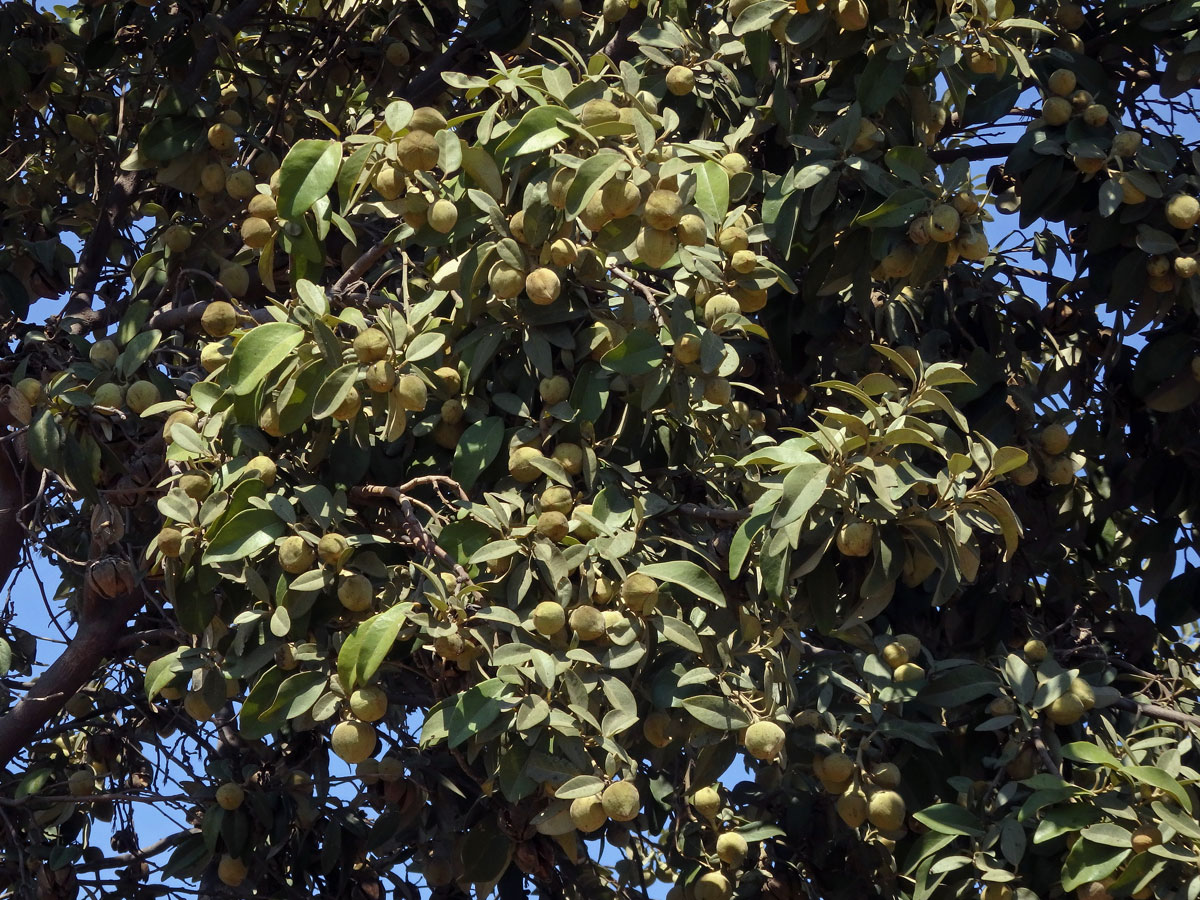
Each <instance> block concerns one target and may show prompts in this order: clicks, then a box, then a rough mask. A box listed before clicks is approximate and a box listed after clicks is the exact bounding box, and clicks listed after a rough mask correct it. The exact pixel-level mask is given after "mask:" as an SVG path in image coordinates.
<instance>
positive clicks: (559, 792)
mask: <svg viewBox="0 0 1200 900" xmlns="http://www.w3.org/2000/svg"><path fill="white" fill-rule="evenodd" d="M604 788H605V782H604V779H603V778H597V777H596V776H595V775H576V776H575V777H574V778H572V779H571V780H570V781H565V782H563V783H562V784H561V785H559V786H558V787H557V788H555V789H554V796H555V797H557V798H558V799H559V800H578V799H579V798H580V797H594V796H595V795H596V794H599V793H600V792H601V791H602V790H604Z"/></svg>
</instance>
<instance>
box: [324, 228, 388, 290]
mask: <svg viewBox="0 0 1200 900" xmlns="http://www.w3.org/2000/svg"><path fill="white" fill-rule="evenodd" d="M394 244H395V242H394V241H389V240H388V239H387V238H386V237H385V238H384V239H383V240H382V241H380V242H379V243H377V244H375V246H373V247H371V248H370V249H369V250H367V251H366V252H365V253H364V254H363V255H362V256H360V257H359V258H358V259H356V260H355V261H354V263H353V264H352V265H351V266H350V268H348V269H347V270H346V271H345V272H343V273H342V277H341V278H339V279H338V280H337V281H336V282H335V283H334V285H333V288H332V289H331V290H330V293H331V294H332V295H333V296H334V297H337V296H340V295H341V294H344V293H345V292H346V291H347V290H349V289H350V287H351V286H353V285H354V284H356V283H357V282H358V280H359V279H360V278H362V276H363V275H365V274H366V272H367V270H368V269H370V268H371V266H373V265H375V263H376V261H377V260H378V259H379V258H380V257H381V256H383V255H384V254H385V253H387V252H388V250H390V249H391V248H392V247H393V246H394Z"/></svg>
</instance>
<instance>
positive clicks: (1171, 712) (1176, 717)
mask: <svg viewBox="0 0 1200 900" xmlns="http://www.w3.org/2000/svg"><path fill="white" fill-rule="evenodd" d="M1113 706H1115V707H1117V709H1124V710H1127V711H1128V712H1134V713H1141V714H1142V715H1143V716H1149V717H1150V718H1151V719H1161V720H1162V721H1164V722H1174V723H1175V724H1176V725H1193V726H1195V727H1200V716H1191V715H1188V714H1187V713H1184V712H1180V711H1179V710H1177V709H1168V708H1167V707H1165V706H1155V705H1154V704H1153V703H1139V702H1138V701H1136V700H1134V699H1132V698H1130V697H1122V698H1121V699H1119V700H1118V701H1117V702H1116V703H1114V704H1113Z"/></svg>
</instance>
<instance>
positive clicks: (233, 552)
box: [203, 509, 287, 565]
mask: <svg viewBox="0 0 1200 900" xmlns="http://www.w3.org/2000/svg"><path fill="white" fill-rule="evenodd" d="M286 530H287V526H286V525H285V524H284V523H283V521H281V520H280V518H279V516H277V515H275V513H274V512H272V511H271V510H269V509H247V510H243V511H242V512H240V513H238V514H237V515H236V516H233V517H232V518H231V519H230V520H229V521H227V522H226V523H225V524H224V525H222V526H221V527H220V528H219V529H217V531H216V533H215V534H213V535H212V537H211V538H210V539H209V543H208V546H207V547H206V548H205V550H204V557H203V560H204V563H205V564H206V565H207V564H215V563H223V562H233V561H235V560H239V559H245V558H246V557H248V556H253V555H254V554H255V553H258V552H259V551H260V550H265V549H266V548H267V547H270V546H271V545H272V544H274V543H275V541H276V539H278V538H281V537H283V533H284V531H286Z"/></svg>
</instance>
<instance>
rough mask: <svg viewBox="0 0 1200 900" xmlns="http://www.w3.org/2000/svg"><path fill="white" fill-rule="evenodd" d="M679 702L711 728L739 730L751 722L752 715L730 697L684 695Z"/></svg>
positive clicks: (699, 720)
mask: <svg viewBox="0 0 1200 900" xmlns="http://www.w3.org/2000/svg"><path fill="white" fill-rule="evenodd" d="M679 702H680V705H681V706H683V708H684V709H686V710H687V711H688V712H689V713H691V714H692V716H694V717H695V718H696V720H697V721H698V722H701V723H703V724H705V725H707V726H709V727H710V728H717V729H720V730H721V731H737V730H738V729H741V728H745V727H746V726H747V725H749V724H750V717H749V716H748V715H747V714H746V712H745V711H744V710H743V709H742V708H741V707H740V706H738V705H737V704H736V703H734V702H733V701H732V700H730V699H729V698H728V697H718V696H716V695H715V694H701V695H699V696H697V697H684V698H683V699H682V700H680V701H679Z"/></svg>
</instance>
